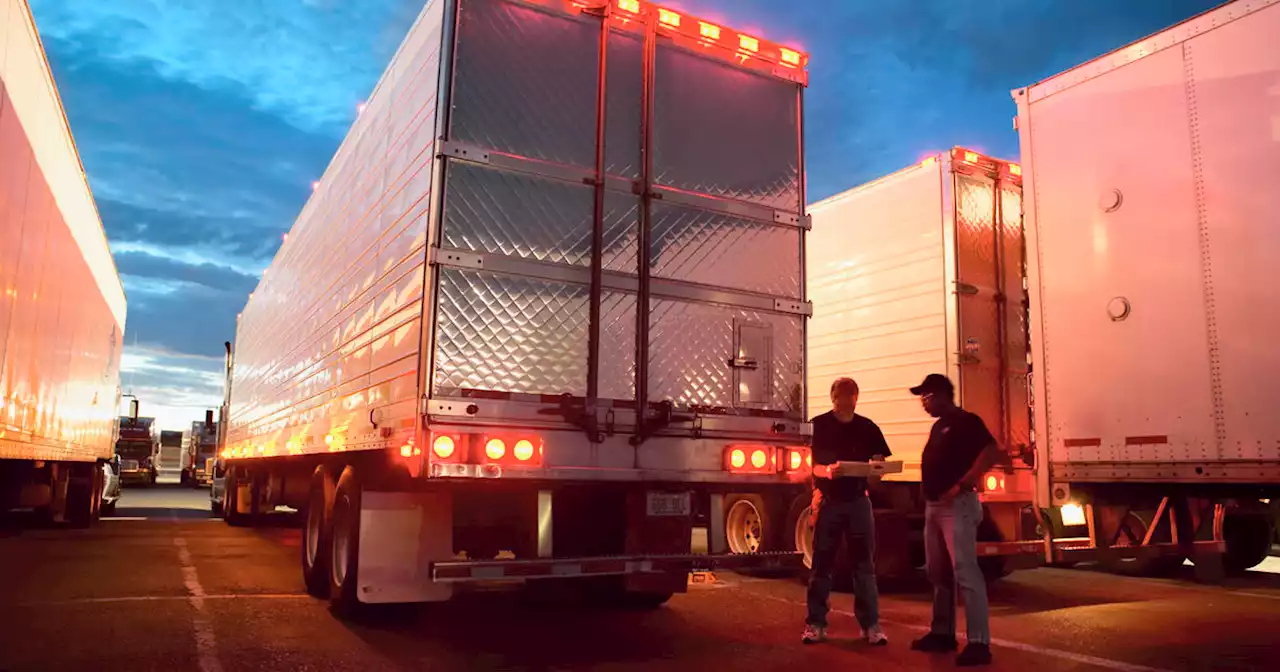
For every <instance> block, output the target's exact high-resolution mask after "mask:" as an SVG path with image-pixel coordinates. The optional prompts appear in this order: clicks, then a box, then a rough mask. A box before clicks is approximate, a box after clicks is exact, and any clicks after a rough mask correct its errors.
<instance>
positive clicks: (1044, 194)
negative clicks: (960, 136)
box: [1013, 0, 1280, 569]
mask: <svg viewBox="0 0 1280 672" xmlns="http://www.w3.org/2000/svg"><path fill="white" fill-rule="evenodd" d="M1277 35H1280V2H1276V0H1239V1H1237V2H1232V3H1228V4H1226V5H1223V6H1222V7H1219V8H1217V9H1214V10H1212V11H1209V12H1207V13H1205V14H1202V15H1200V16H1197V17H1195V18H1192V19H1190V20H1188V21H1186V22H1184V23H1181V24H1179V25H1176V26H1174V27H1172V28H1170V29H1168V30H1166V31H1164V32H1161V33H1158V34H1156V35H1153V36H1151V37H1149V38H1147V39H1144V40H1141V41H1139V42H1135V43H1134V44H1131V45H1129V46H1127V47H1124V48H1123V49H1120V50H1117V51H1115V52H1112V53H1111V54H1108V55H1106V56H1103V57H1101V58H1098V59H1096V60H1093V61H1090V62H1088V63H1085V64H1083V65H1081V66H1079V67H1076V68H1074V69H1072V70H1069V71H1067V72H1065V73H1062V74H1060V75H1057V76H1055V77H1052V78H1050V79H1047V80H1045V81H1043V82H1040V83H1038V84H1034V85H1032V86H1028V87H1026V88H1022V89H1018V90H1016V91H1014V92H1013V96H1014V99H1015V100H1016V102H1017V105H1018V116H1017V127H1018V130H1019V134H1020V139H1021V146H1022V165H1023V168H1024V169H1025V179H1026V194H1027V199H1026V225H1027V244H1028V249H1029V253H1028V260H1029V264H1028V275H1029V280H1030V287H1031V312H1032V319H1031V335H1032V354H1033V357H1032V358H1033V360H1034V362H1035V374H1034V377H1033V380H1034V398H1035V400H1036V404H1035V416H1034V417H1035V428H1036V435H1037V436H1036V441H1035V446H1036V463H1037V465H1039V472H1038V478H1039V484H1038V488H1037V493H1038V503H1039V505H1040V506H1042V507H1049V506H1061V505H1069V507H1068V509H1067V510H1070V511H1072V512H1073V513H1074V515H1073V516H1071V517H1072V518H1074V519H1075V520H1073V521H1069V522H1076V523H1080V524H1081V527H1082V528H1083V527H1085V526H1087V527H1088V528H1089V529H1093V530H1096V535H1095V536H1096V539H1095V541H1096V543H1098V544H1099V545H1104V546H1105V545H1138V546H1144V545H1147V544H1149V543H1150V542H1152V541H1153V540H1160V539H1165V540H1169V539H1172V540H1181V541H1183V542H1184V547H1183V549H1182V551H1183V553H1191V552H1192V550H1193V549H1190V548H1187V547H1185V542H1187V541H1188V540H1190V539H1197V540H1200V541H1202V542H1205V545H1207V546H1209V549H1208V550H1213V549H1214V548H1220V547H1221V544H1220V543H1218V542H1220V541H1221V540H1222V539H1223V538H1224V537H1225V548H1226V556H1225V564H1226V565H1227V567H1228V568H1234V569H1244V568H1247V567H1250V566H1252V565H1254V564H1256V563H1258V562H1260V561H1261V560H1262V559H1263V558H1265V557H1266V554H1267V551H1268V550H1269V547H1270V543H1271V530H1272V525H1273V523H1272V517H1271V516H1272V514H1273V513H1274V510H1273V511H1271V512H1268V511H1267V508H1266V504H1265V501H1264V500H1267V499H1269V498H1275V497H1276V496H1277V494H1280V493H1278V491H1280V415H1277V413H1276V408H1277V407H1278V406H1280V385H1277V383H1276V380H1275V376H1276V373H1277V372H1278V371H1280V349H1277V348H1276V347H1275V345H1274V343H1273V341H1274V338H1275V334H1276V333H1277V332H1280V294H1277V293H1276V292H1274V291H1272V289H1271V285H1272V284H1274V283H1273V282H1272V278H1273V269H1274V267H1275V263H1276V259H1277V258H1280V229H1278V228H1277V227H1276V226H1275V223H1276V221H1277V219H1278V218H1280V191H1277V190H1276V188H1275V182H1276V176H1277V175H1280V87H1278V85H1277V82H1280V49H1276V46H1275V40H1276V36H1277ZM1275 501H1280V500H1275ZM1224 504H1225V505H1226V507H1227V508H1226V510H1225V512H1224V507H1223V505H1224ZM1224 516H1225V519H1224ZM1174 559H1175V560H1176V561H1178V562H1181V557H1175V558H1174Z"/></svg>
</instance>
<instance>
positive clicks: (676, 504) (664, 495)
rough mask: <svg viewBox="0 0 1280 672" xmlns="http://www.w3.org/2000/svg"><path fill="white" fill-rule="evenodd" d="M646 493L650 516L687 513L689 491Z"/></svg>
mask: <svg viewBox="0 0 1280 672" xmlns="http://www.w3.org/2000/svg"><path fill="white" fill-rule="evenodd" d="M648 495H649V497H648V507H647V508H648V511H649V515H651V516H687V515H689V493H687V492H650V493H648Z"/></svg>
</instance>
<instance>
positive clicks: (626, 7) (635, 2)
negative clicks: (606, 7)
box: [618, 0, 640, 14]
mask: <svg viewBox="0 0 1280 672" xmlns="http://www.w3.org/2000/svg"><path fill="white" fill-rule="evenodd" d="M618 9H621V10H622V11H624V12H630V13H632V14H639V13H640V0H618Z"/></svg>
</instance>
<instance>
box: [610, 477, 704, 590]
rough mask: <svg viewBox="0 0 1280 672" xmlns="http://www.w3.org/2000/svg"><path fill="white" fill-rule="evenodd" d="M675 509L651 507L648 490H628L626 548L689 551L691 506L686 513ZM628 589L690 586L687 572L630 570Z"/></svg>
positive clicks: (652, 551) (649, 551)
mask: <svg viewBox="0 0 1280 672" xmlns="http://www.w3.org/2000/svg"><path fill="white" fill-rule="evenodd" d="M671 513H674V512H666V511H663V512H655V511H651V510H650V507H649V504H648V493H646V492H639V491H633V492H630V493H628V494H627V538H626V551H627V553H633V554H643V555H647V554H670V555H677V554H687V553H689V552H690V549H691V544H692V539H693V519H692V518H691V517H690V515H689V513H690V512H689V511H688V510H687V507H686V511H684V512H683V515H670V514H671ZM623 585H624V586H625V589H626V590H627V591H629V592H635V593H666V592H671V593H683V592H686V591H687V590H688V589H689V575H688V573H687V572H681V573H679V574H673V573H653V574H629V575H627V576H626V577H625V578H624V580H623Z"/></svg>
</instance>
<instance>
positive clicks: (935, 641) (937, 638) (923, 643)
mask: <svg viewBox="0 0 1280 672" xmlns="http://www.w3.org/2000/svg"><path fill="white" fill-rule="evenodd" d="M958 647H959V645H958V644H956V638H955V637H948V636H946V635H940V634H938V633H936V632H931V633H929V634H927V635H925V636H924V637H921V638H920V639H917V640H916V641H914V642H911V650H912V651H924V652H925V653H950V652H952V651H955V650H956V649H957V648H958Z"/></svg>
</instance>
